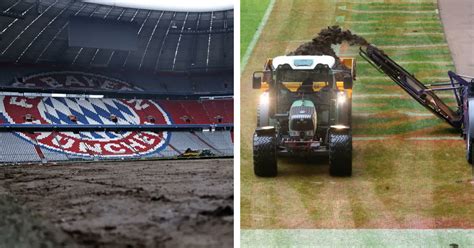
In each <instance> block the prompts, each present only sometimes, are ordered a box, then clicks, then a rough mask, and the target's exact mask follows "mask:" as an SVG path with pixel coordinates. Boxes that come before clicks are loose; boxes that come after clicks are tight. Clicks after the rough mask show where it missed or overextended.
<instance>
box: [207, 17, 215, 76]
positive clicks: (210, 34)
mask: <svg viewBox="0 0 474 248" xmlns="http://www.w3.org/2000/svg"><path fill="white" fill-rule="evenodd" d="M213 20H214V12H211V20H210V24H209V39H208V41H207V57H206V71H207V68H208V67H209V53H210V52H211V39H212V22H213Z"/></svg>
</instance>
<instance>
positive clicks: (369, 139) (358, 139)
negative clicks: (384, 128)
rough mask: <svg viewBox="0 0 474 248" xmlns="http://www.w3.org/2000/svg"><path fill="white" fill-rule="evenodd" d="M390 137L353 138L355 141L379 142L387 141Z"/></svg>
mask: <svg viewBox="0 0 474 248" xmlns="http://www.w3.org/2000/svg"><path fill="white" fill-rule="evenodd" d="M388 138H389V137H386V136H361V137H352V140H355V141H377V140H386V139H388Z"/></svg>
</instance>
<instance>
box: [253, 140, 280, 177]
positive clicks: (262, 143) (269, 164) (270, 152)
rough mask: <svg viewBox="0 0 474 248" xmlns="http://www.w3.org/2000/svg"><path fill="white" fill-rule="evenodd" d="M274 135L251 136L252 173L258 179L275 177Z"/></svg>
mask: <svg viewBox="0 0 474 248" xmlns="http://www.w3.org/2000/svg"><path fill="white" fill-rule="evenodd" d="M276 145H277V144H276V137H275V135H258V134H257V133H255V134H254V135H253V171H254V173H255V175H256V176H259V177H275V176H276V175H277V171H278V169H277V156H276Z"/></svg>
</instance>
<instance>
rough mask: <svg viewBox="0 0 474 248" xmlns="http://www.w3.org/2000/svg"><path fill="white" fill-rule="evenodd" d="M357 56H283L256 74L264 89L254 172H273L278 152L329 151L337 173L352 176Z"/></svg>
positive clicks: (255, 137)
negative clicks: (353, 108) (354, 81)
mask: <svg viewBox="0 0 474 248" xmlns="http://www.w3.org/2000/svg"><path fill="white" fill-rule="evenodd" d="M354 69H355V59H353V58H340V59H339V61H336V58H334V57H332V56H327V55H297V56H278V57H275V58H273V59H268V60H267V62H266V63H265V66H264V70H263V71H256V72H254V73H253V79H252V87H253V88H254V89H259V90H260V100H259V104H258V113H257V128H256V129H255V133H254V135H253V160H254V173H255V175H256V176H259V177H274V176H276V175H277V173H278V166H277V157H278V156H297V157H306V158H310V159H313V161H314V159H318V158H320V157H321V156H329V172H330V174H331V175H332V176H351V175H352V134H351V105H352V84H353V80H355V70H354Z"/></svg>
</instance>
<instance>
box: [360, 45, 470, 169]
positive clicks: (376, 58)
mask: <svg viewBox="0 0 474 248" xmlns="http://www.w3.org/2000/svg"><path fill="white" fill-rule="evenodd" d="M359 54H360V55H361V56H362V58H364V59H365V60H367V62H369V64H371V65H372V66H374V67H375V68H376V69H377V70H379V71H380V72H381V73H384V74H386V75H387V76H389V77H390V78H391V79H392V80H393V81H394V82H395V83H397V84H398V85H399V86H400V87H401V88H402V89H404V90H405V91H406V92H407V93H408V94H409V95H410V96H412V97H413V98H414V99H415V100H416V101H418V102H419V103H420V104H421V105H423V106H424V107H425V108H427V109H428V110H430V111H431V112H432V113H433V114H434V115H436V116H437V117H439V118H441V119H443V120H444V121H446V122H447V123H449V125H451V126H452V127H454V128H455V129H456V130H458V131H459V132H460V133H461V135H462V136H463V137H464V140H465V141H466V158H467V161H468V162H469V163H470V164H472V163H473V160H474V159H473V156H474V153H473V145H474V144H473V141H474V78H473V77H469V76H464V75H458V74H456V73H454V72H452V71H449V72H448V75H449V79H450V82H447V83H433V84H429V85H425V84H423V83H421V82H420V81H419V80H418V79H416V77H415V76H414V75H413V74H410V73H409V72H408V71H406V70H405V69H404V68H403V67H401V66H400V65H399V64H397V63H396V62H395V61H393V60H392V59H391V58H390V57H389V56H388V55H387V54H385V53H384V52H383V51H382V50H380V49H378V48H377V47H376V46H374V45H368V46H365V47H361V48H360V53H359ZM437 91H453V93H454V97H455V98H456V103H457V109H455V110H454V109H453V108H451V107H450V106H448V105H447V104H446V103H445V102H444V101H443V100H441V99H440V98H439V97H438V96H437V95H436V92H437Z"/></svg>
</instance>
